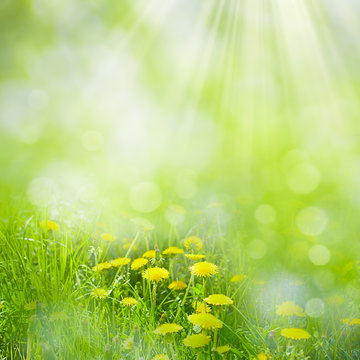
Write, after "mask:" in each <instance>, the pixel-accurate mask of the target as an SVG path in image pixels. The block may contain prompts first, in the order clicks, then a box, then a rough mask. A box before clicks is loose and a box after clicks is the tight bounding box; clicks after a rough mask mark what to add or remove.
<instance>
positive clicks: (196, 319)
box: [188, 312, 223, 330]
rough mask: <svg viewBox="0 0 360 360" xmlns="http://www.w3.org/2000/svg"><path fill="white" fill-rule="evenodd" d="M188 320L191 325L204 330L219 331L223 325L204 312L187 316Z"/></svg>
mask: <svg viewBox="0 0 360 360" xmlns="http://www.w3.org/2000/svg"><path fill="white" fill-rule="evenodd" d="M188 320H189V321H190V322H191V323H192V324H194V325H198V326H200V327H201V328H203V329H206V330H209V329H220V328H222V326H223V323H222V321H221V320H219V319H218V318H216V317H215V316H214V315H211V314H209V313H205V312H202V313H197V314H192V315H189V316H188Z"/></svg>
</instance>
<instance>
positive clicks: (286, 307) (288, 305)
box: [276, 301, 305, 316]
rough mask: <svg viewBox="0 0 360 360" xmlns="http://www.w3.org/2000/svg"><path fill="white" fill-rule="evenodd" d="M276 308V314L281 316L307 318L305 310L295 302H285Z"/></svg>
mask: <svg viewBox="0 0 360 360" xmlns="http://www.w3.org/2000/svg"><path fill="white" fill-rule="evenodd" d="M276 307H277V309H276V313H277V314H278V315H281V316H294V315H295V316H305V313H304V310H303V309H302V308H301V307H300V306H298V305H296V304H295V303H294V301H285V302H283V303H282V304H280V305H277V306H276Z"/></svg>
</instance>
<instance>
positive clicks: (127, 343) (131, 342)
mask: <svg viewBox="0 0 360 360" xmlns="http://www.w3.org/2000/svg"><path fill="white" fill-rule="evenodd" d="M133 345H134V338H133V337H128V338H127V339H126V340H125V341H124V342H123V347H124V349H125V350H131V349H132V347H133Z"/></svg>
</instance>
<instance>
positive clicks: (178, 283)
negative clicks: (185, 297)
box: [168, 280, 187, 290]
mask: <svg viewBox="0 0 360 360" xmlns="http://www.w3.org/2000/svg"><path fill="white" fill-rule="evenodd" d="M186 287H187V285H186V284H185V283H184V282H183V281H181V280H174V281H173V282H172V283H171V284H170V285H169V286H168V288H169V289H170V290H171V289H174V290H182V289H185V288H186Z"/></svg>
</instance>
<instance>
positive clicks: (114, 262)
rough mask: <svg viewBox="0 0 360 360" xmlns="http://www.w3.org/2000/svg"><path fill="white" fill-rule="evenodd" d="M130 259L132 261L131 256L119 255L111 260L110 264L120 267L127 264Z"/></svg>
mask: <svg viewBox="0 0 360 360" xmlns="http://www.w3.org/2000/svg"><path fill="white" fill-rule="evenodd" d="M130 261H131V259H129V258H123V257H119V258H117V259H114V260H111V261H110V264H111V265H112V266H114V267H119V266H125V265H127V264H128V263H129V262H130Z"/></svg>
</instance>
